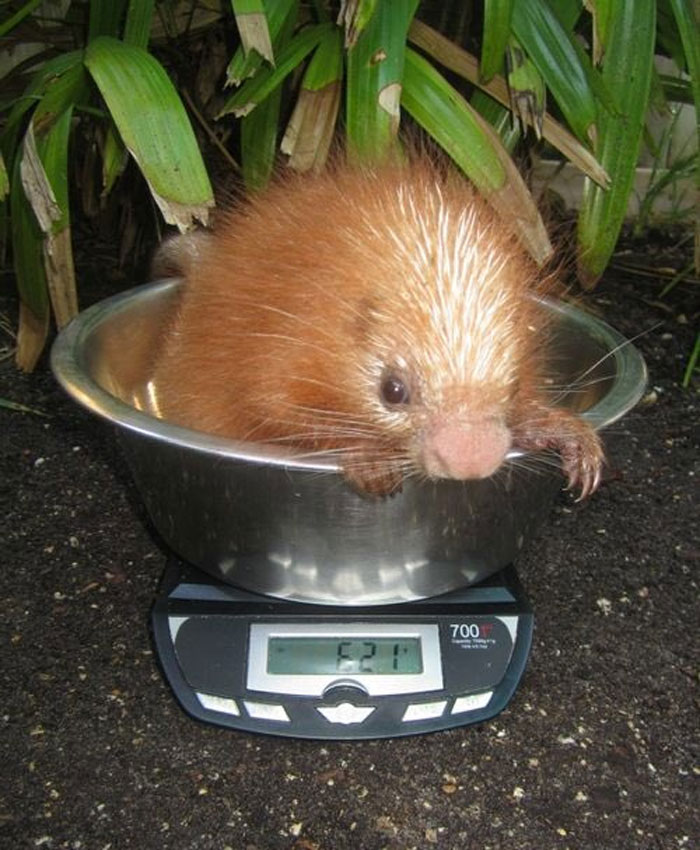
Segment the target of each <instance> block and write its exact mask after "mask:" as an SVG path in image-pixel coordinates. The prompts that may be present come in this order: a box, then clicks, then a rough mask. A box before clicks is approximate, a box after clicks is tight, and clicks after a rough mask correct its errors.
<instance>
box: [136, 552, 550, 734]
mask: <svg viewBox="0 0 700 850" xmlns="http://www.w3.org/2000/svg"><path fill="white" fill-rule="evenodd" d="M152 624H153V632H154V637H155V644H156V648H157V650H158V654H159V656H160V661H161V664H162V666H163V669H164V671H165V675H166V677H167V679H168V681H169V683H170V685H171V687H172V689H173V691H174V692H175V695H176V697H177V699H178V700H179V702H180V703H181V705H182V707H183V708H184V709H185V710H186V711H187V712H188V713H189V714H191V715H193V716H194V717H196V718H199V719H200V720H205V721H207V722H209V723H214V724H218V725H221V726H230V727H233V728H235V729H242V730H245V731H249V732H263V733H266V734H272V735H285V736H289V737H298V738H319V739H321V738H328V739H352V738H358V739H359V738H388V737H393V736H399V735H411V734H417V733H423V732H433V731H436V730H439V729H449V728H451V727H454V726H461V725H467V724H471V723H477V722H480V721H482V720H486V719H487V718H489V717H493V716H494V715H496V714H498V713H499V712H500V711H501V710H502V709H503V708H504V707H505V706H506V704H507V703H508V701H509V700H510V698H511V697H512V696H513V693H514V692H515V689H516V687H517V685H518V681H519V680H520V677H521V676H522V674H523V671H524V669H525V664H526V661H527V656H528V652H529V649H530V642H531V638H532V628H533V614H532V609H531V608H530V605H529V603H528V601H527V600H526V598H525V596H524V594H523V590H522V588H521V586H520V583H519V582H518V580H517V577H516V574H515V571H514V569H513V568H512V567H508V568H506V569H504V570H502V571H501V572H500V573H498V574H497V575H496V576H493V577H492V578H490V579H487V580H486V581H485V582H482V583H481V584H479V585H475V586H471V587H468V588H466V589H464V590H460V591H453V592H451V593H448V594H444V595H442V596H437V597H432V598H428V599H422V600H419V601H412V602H405V603H399V604H392V605H383V606H363V607H352V606H337V605H329V606H325V605H315V604H313V605H312V604H308V603H299V602H289V601H285V600H281V599H274V598H272V597H268V596H261V595H256V594H253V593H249V592H246V591H243V590H238V589H236V588H234V587H232V586H230V585H226V584H222V583H219V582H217V581H216V580H215V579H212V578H211V577H209V576H207V575H205V574H204V573H202V572H201V571H199V570H197V569H195V568H193V567H190V566H188V565H186V564H183V563H182V562H181V561H178V560H176V559H174V558H173V559H171V560H170V561H169V563H168V567H167V570H166V573H165V576H164V578H163V583H162V587H161V591H160V595H159V597H158V598H157V600H156V602H155V604H154V607H153V612H152Z"/></svg>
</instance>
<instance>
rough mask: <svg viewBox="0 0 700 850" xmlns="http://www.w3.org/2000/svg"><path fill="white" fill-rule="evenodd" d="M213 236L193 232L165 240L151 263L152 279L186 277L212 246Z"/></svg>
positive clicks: (204, 231)
mask: <svg viewBox="0 0 700 850" xmlns="http://www.w3.org/2000/svg"><path fill="white" fill-rule="evenodd" d="M211 240H212V234H211V232H210V231H208V230H193V231H192V232H191V233H183V234H180V235H179V236H171V237H169V238H168V239H165V240H163V242H161V244H160V245H159V246H158V248H157V249H156V252H155V254H154V255H153V260H152V261H151V279H152V280H158V279H159V278H162V277H186V276H187V275H188V274H189V272H190V269H191V268H192V266H194V265H196V264H197V262H198V261H199V259H200V258H201V256H202V253H203V252H204V251H206V250H207V248H208V246H209V245H210V244H211Z"/></svg>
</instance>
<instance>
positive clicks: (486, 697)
mask: <svg viewBox="0 0 700 850" xmlns="http://www.w3.org/2000/svg"><path fill="white" fill-rule="evenodd" d="M492 696H493V691H486V692H485V693H483V694H468V695H467V696H465V697H457V699H456V700H455V704H454V705H453V706H452V714H461V713H462V712H463V711H476V709H477V708H485V707H486V706H487V705H488V704H489V702H490V701H491V697H492Z"/></svg>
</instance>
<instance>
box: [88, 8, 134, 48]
mask: <svg viewBox="0 0 700 850" xmlns="http://www.w3.org/2000/svg"><path fill="white" fill-rule="evenodd" d="M126 2H127V0H90V3H89V9H90V22H89V25H88V42H91V41H92V40H93V39H95V38H99V37H100V36H102V35H108V36H113V37H114V38H118V37H119V36H120V35H121V32H122V30H121V22H122V19H123V17H124V10H125V9H126Z"/></svg>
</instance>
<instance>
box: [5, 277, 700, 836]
mask: <svg viewBox="0 0 700 850" xmlns="http://www.w3.org/2000/svg"><path fill="white" fill-rule="evenodd" d="M108 286H109V283H107V284H105V287H108ZM658 290H659V284H658V281H656V280H654V279H650V278H645V277H634V278H631V277H628V278H625V276H624V275H620V274H614V275H610V277H609V279H608V280H607V281H606V282H605V283H604V284H603V285H602V286H601V287H600V288H599V290H597V291H596V293H595V295H594V296H593V297H592V298H591V299H590V303H591V304H592V305H593V306H594V307H596V308H598V309H599V310H600V311H601V313H602V314H603V315H604V316H605V317H606V318H607V319H608V321H610V323H611V324H613V325H615V326H616V327H617V328H618V329H619V330H620V331H622V332H623V333H624V334H626V335H627V336H635V335H637V334H641V335H642V336H641V337H640V338H639V339H638V342H637V345H638V346H639V348H640V349H641V351H642V352H643V354H644V356H645V357H646V359H647V362H648V366H649V369H650V374H651V379H650V387H649V390H650V392H649V394H648V396H647V398H646V400H645V403H643V404H642V405H640V406H639V407H638V408H637V409H636V410H635V411H634V412H633V413H632V414H630V415H629V416H627V417H626V418H625V419H624V420H623V421H622V422H620V423H618V424H617V425H616V426H614V427H613V428H612V429H611V430H610V432H609V433H608V447H609V454H610V465H609V469H608V478H607V481H606V482H605V483H604V485H603V486H602V488H601V489H600V491H599V492H598V493H597V494H596V495H595V496H594V497H593V498H591V499H590V500H588V501H586V502H585V503H583V504H576V503H574V502H573V500H572V499H571V497H570V496H568V495H567V494H562V495H561V497H560V498H559V499H558V501H557V503H556V505H555V506H554V507H553V510H552V513H551V517H550V518H549V521H548V523H547V524H546V526H545V527H544V528H543V529H542V531H541V532H540V534H539V535H538V537H537V538H536V539H535V540H533V541H532V542H531V543H530V545H529V546H528V547H527V550H526V552H525V553H524V554H523V556H522V558H521V559H520V561H519V563H518V569H519V574H520V577H521V579H522V581H523V583H524V584H525V586H526V588H527V591H528V594H529V597H530V599H531V601H532V603H533V605H534V609H535V615H536V623H535V637H534V643H533V648H532V654H531V657H530V661H529V666H528V669H527V671H526V674H525V676H524V678H523V680H522V682H521V685H520V688H519V690H518V692H517V693H516V695H515V697H514V699H513V701H512V702H511V704H510V706H509V707H508V708H507V709H506V710H505V711H504V712H503V713H502V714H501V715H500V716H498V717H497V718H495V719H494V720H492V721H490V722H486V723H484V724H482V725H480V726H474V727H464V728H460V729H457V730H453V731H449V732H442V733H437V734H432V735H426V736H421V737H409V738H402V739H394V740H380V741H369V742H358V743H337V742H315V741H305V740H289V739H282V738H274V737H263V736H253V735H248V734H242V733H237V732H232V731H229V730H225V729H219V728H215V727H211V726H207V725H204V724H201V723H199V722H196V721H194V720H192V719H190V718H188V717H187V716H186V715H185V714H184V713H183V712H182V711H181V709H180V708H179V707H178V705H177V704H176V702H175V700H174V698H173V696H172V695H171V692H170V690H169V688H168V686H167V685H166V684H165V682H164V680H163V678H162V676H161V674H160V672H159V669H158V666H157V664H156V660H155V658H154V653H153V647H152V643H151V638H150V635H149V627H148V618H149V610H150V606H151V604H152V601H153V598H154V594H155V592H156V588H157V585H158V581H159V578H160V575H161V572H162V569H163V565H164V553H163V550H162V549H161V548H160V546H159V544H158V543H157V542H156V541H155V538H154V536H153V535H152V533H151V532H150V530H149V527H148V523H147V520H146V517H145V516H144V511H143V508H142V507H141V504H140V501H139V497H138V495H137V493H136V492H135V490H134V487H133V485H132V483H131V480H130V477H129V473H128V470H127V469H126V466H125V463H124V461H123V459H122V457H121V455H120V452H119V449H118V446H117V445H116V442H115V438H114V435H113V433H112V431H111V430H110V428H109V427H107V426H105V425H104V424H103V423H102V422H99V421H96V420H95V419H93V418H92V417H91V416H90V415H88V414H87V413H85V412H83V411H82V410H81V409H79V408H78V407H77V406H76V405H75V404H74V403H72V402H71V401H69V400H68V399H67V398H66V397H65V396H64V395H63V393H62V392H61V391H60V390H59V389H58V387H57V386H56V384H55V383H54V381H53V379H52V377H51V375H50V374H49V372H48V369H47V367H46V364H45V363H44V364H43V365H42V366H41V367H40V368H39V370H38V371H37V372H36V373H35V374H33V375H31V376H26V375H20V374H18V373H17V372H16V371H15V369H14V367H13V366H12V364H11V363H10V362H8V361H6V362H4V363H3V364H2V365H0V387H1V388H0V397H2V398H5V399H10V400H12V401H14V402H18V403H21V404H24V405H27V406H29V407H31V408H33V409H35V410H37V411H41V413H42V414H43V415H37V414H35V413H20V412H16V411H9V410H4V409H0V488H1V489H0V494H1V495H0V499H1V501H0V523H1V524H2V529H1V530H0V552H1V561H2V603H1V609H0V611H1V613H0V620H1V628H2V632H1V643H0V646H1V647H2V649H1V652H2V711H1V718H2V738H1V744H0V747H1V748H2V749H1V752H2V761H3V771H2V772H3V775H4V777H5V778H4V780H3V782H2V786H1V791H0V793H1V795H2V809H1V810H0V845H1V846H2V847H7V848H25V847H26V848H37V847H44V848H49V850H55V849H56V848H71V850H78V848H80V850H83V848H85V850H122V848H143V850H150V848H153V850H155V848H171V847H172V848H175V847H177V848H206V850H209V848H212V849H213V850H214V849H216V850H225V848H231V850H277V848H280V850H345V848H352V849H353V850H357V848H360V850H379V848H387V850H399V848H401V850H408V848H431V847H437V848H450V849H451V848H455V850H456V848H479V850H487V848H492V850H495V848H508V850H519V848H522V850H535V848H538V850H539V848H543V850H549V848H562V850H564V848H616V850H624V848H634V850H646V848H649V850H652V848H653V850H661V848H663V850H667V848H668V850H670V848H691V847H698V846H700V815H698V810H697V799H698V798H697V796H695V797H694V792H695V794H697V780H698V773H699V772H700V768H699V765H700V759H699V753H698V690H697V683H698V668H699V664H698V645H697V624H698V622H699V610H698V607H699V606H698V585H697V568H698V564H699V562H700V539H699V536H698V526H699V523H698V504H699V502H700V499H699V498H698V497H699V495H700V494H699V490H700V487H699V482H700V460H699V452H698V440H699V437H700V434H699V430H700V429H699V428H698V421H699V419H700V417H699V415H698V407H699V405H698V396H697V393H696V392H693V391H692V390H685V391H684V390H682V389H681V388H680V385H679V384H680V379H681V376H682V373H683V368H684V363H685V360H686V358H687V356H688V354H689V352H690V349H691V347H692V342H693V339H694V330H693V328H692V324H693V322H694V321H696V320H697V304H696V305H695V307H694V308H693V306H692V305H691V303H690V298H691V295H690V292H689V290H685V291H682V290H675V291H674V293H673V294H672V295H671V296H669V297H668V298H667V299H665V300H664V301H663V302H662V301H659V299H658V297H657V293H658ZM99 294H104V293H98V292H96V293H93V294H92V295H90V296H89V297H88V298H85V297H84V300H86V301H87V300H90V299H92V300H94V299H95V298H96V297H97V296H98V295H99ZM3 304H4V306H0V310H2V311H4V312H5V313H6V314H7V315H9V316H10V318H12V317H13V314H14V310H15V305H14V303H13V302H12V300H11V299H6V300H5V301H4V302H3ZM693 310H695V312H693ZM693 800H695V802H693Z"/></svg>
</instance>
